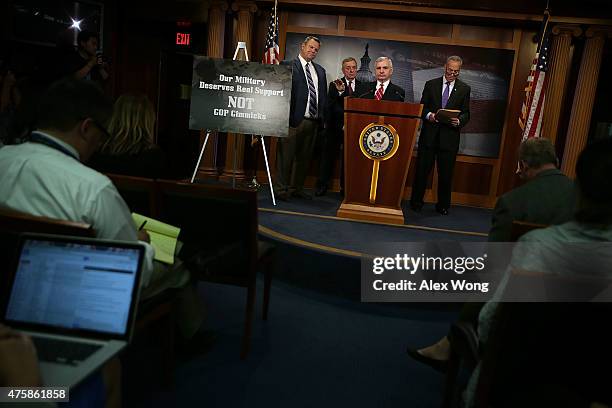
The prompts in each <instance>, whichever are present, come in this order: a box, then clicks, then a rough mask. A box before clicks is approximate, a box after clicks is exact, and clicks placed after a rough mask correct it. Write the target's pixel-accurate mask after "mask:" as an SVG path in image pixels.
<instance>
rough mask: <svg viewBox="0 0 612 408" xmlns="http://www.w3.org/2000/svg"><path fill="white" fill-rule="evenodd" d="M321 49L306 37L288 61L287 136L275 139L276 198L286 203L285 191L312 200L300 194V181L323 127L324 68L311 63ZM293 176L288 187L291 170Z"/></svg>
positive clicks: (302, 178) (319, 42) (325, 87)
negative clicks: (293, 172) (290, 80)
mask: <svg viewBox="0 0 612 408" xmlns="http://www.w3.org/2000/svg"><path fill="white" fill-rule="evenodd" d="M320 48H321V41H319V39H318V38H317V37H312V36H308V37H306V39H305V40H304V41H303V42H302V45H301V47H300V53H299V55H298V56H297V58H296V59H294V60H293V61H292V62H285V61H283V65H285V64H292V69H293V80H292V85H291V86H292V88H291V106H290V112H289V135H288V136H287V137H285V138H279V140H278V145H277V149H276V188H275V190H276V195H277V197H278V198H279V199H280V200H287V199H288V197H289V188H290V187H292V189H293V191H292V192H291V196H292V197H297V198H303V199H308V200H310V199H312V196H311V195H310V194H307V193H305V192H304V180H305V179H306V172H307V171H308V167H309V165H310V161H311V158H312V153H313V150H314V146H315V142H316V139H317V134H318V133H319V130H320V129H322V128H323V123H324V120H325V108H326V100H327V77H326V76H325V69H323V67H322V66H320V65H319V64H316V63H314V62H313V60H314V59H315V58H316V56H317V54H318V53H319V49H320ZM294 163H295V174H294V175H293V184H291V180H292V177H291V169H292V167H293V164H294Z"/></svg>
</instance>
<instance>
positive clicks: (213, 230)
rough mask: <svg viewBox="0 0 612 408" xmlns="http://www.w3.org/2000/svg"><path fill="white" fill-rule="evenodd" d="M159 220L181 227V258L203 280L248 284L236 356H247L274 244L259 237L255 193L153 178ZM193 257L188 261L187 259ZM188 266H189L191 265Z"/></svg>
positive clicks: (267, 292)
mask: <svg viewBox="0 0 612 408" xmlns="http://www.w3.org/2000/svg"><path fill="white" fill-rule="evenodd" d="M157 188H158V192H159V211H160V212H159V219H160V220H162V221H164V222H167V223H169V224H173V225H176V226H179V227H180V228H181V235H180V238H181V240H182V241H183V243H184V247H183V251H182V254H181V257H182V258H183V259H184V260H186V264H187V265H188V266H192V270H193V269H194V267H195V269H197V272H198V274H199V278H200V279H202V280H206V281H210V282H216V283H223V284H230V285H237V286H242V287H246V288H247V299H246V312H245V327H244V334H243V339H242V347H241V352H240V357H241V358H242V359H244V358H246V356H247V354H248V351H249V344H250V336H251V330H252V325H253V312H254V307H255V292H256V277H257V270H258V267H260V266H261V267H263V273H264V294H263V319H264V320H266V319H267V317H268V309H269V302H270V287H271V282H272V273H273V270H272V269H273V265H274V262H275V251H274V246H272V245H269V244H265V243H260V242H259V241H258V240H257V229H258V222H257V192H255V191H252V190H246V189H232V188H229V187H225V186H219V185H204V184H189V183H184V182H176V181H164V180H158V181H157ZM190 261H192V262H190ZM190 264H191V265H190Z"/></svg>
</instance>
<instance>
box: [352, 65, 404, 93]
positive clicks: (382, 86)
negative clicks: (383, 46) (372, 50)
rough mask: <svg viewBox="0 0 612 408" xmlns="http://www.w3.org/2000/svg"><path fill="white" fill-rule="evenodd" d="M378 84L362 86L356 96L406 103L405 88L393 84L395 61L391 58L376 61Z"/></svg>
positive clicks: (372, 83) (371, 83)
mask: <svg viewBox="0 0 612 408" xmlns="http://www.w3.org/2000/svg"><path fill="white" fill-rule="evenodd" d="M374 67H375V68H374V69H375V71H376V82H370V83H367V84H364V85H363V86H360V87H359V88H358V89H357V90H356V91H355V95H356V96H357V97H358V98H364V99H377V100H379V101H380V100H383V101H395V102H404V97H405V95H406V92H405V91H404V89H403V88H401V87H399V86H397V85H395V84H394V83H392V82H391V76H392V75H393V61H391V58H389V57H378V58H377V59H376V61H375V65H374Z"/></svg>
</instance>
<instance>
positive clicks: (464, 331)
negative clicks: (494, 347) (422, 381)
mask: <svg viewBox="0 0 612 408" xmlns="http://www.w3.org/2000/svg"><path fill="white" fill-rule="evenodd" d="M546 227H547V225H545V224H538V223H533V222H528V221H517V220H514V221H512V229H511V235H510V236H511V240H512V242H516V241H517V240H518V239H519V238H520V237H521V236H522V235H523V234H526V233H527V232H529V231H531V230H534V229H539V228H546ZM449 338H450V344H451V352H450V358H449V362H448V371H447V373H446V380H445V390H444V399H443V402H442V406H443V407H444V408H450V407H455V406H457V405H458V403H459V400H460V398H459V397H460V391H461V387H460V386H459V384H458V382H459V381H458V377H459V371H460V369H461V367H463V368H465V369H467V370H469V371H470V372H471V371H473V370H474V368H475V367H476V366H477V365H478V363H479V361H480V360H481V358H482V356H481V355H480V352H479V340H478V334H477V331H476V327H474V325H473V324H472V323H469V322H461V321H458V322H455V323H453V324H452V325H451V329H450V333H449ZM481 378H482V377H481ZM485 384H486V382H483V388H482V389H486V388H487V387H486V385H485ZM480 398H481V399H482V401H485V400H486V398H487V397H486V392H481V393H480ZM483 403H484V402H483ZM483 406H485V405H483Z"/></svg>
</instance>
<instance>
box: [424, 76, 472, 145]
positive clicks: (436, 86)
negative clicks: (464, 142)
mask: <svg viewBox="0 0 612 408" xmlns="http://www.w3.org/2000/svg"><path fill="white" fill-rule="evenodd" d="M443 79H444V77H440V78H435V79H431V80H429V81H427V82H426V83H425V88H423V96H421V103H422V104H423V128H422V129H421V136H420V137H419V148H422V147H427V148H430V149H431V148H435V147H436V136H437V135H438V134H439V136H440V142H439V145H438V146H437V148H438V149H439V150H442V151H451V152H457V151H458V150H459V133H460V131H461V128H462V127H463V126H465V125H467V123H468V122H469V120H470V91H471V90H470V87H469V85H468V84H466V83H465V82H463V81H461V80H459V79H456V80H455V85H454V87H453V91H452V92H451V95H450V96H449V98H448V102H447V103H446V109H457V110H460V111H461V113H460V114H459V122H460V125H459V126H458V127H454V126H449V125H445V124H442V123H431V122H430V121H428V120H427V114H428V113H429V112H432V113H436V112H437V111H438V109H440V108H442V82H443Z"/></svg>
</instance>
